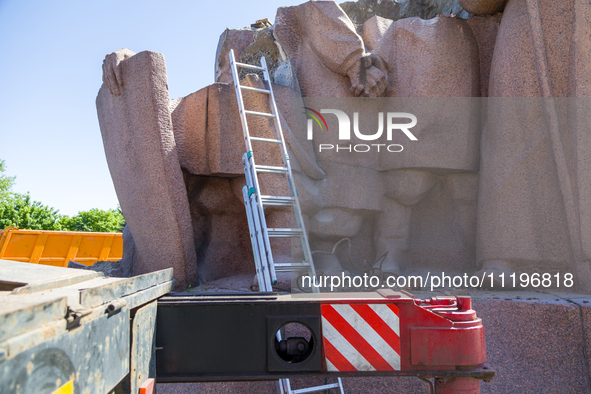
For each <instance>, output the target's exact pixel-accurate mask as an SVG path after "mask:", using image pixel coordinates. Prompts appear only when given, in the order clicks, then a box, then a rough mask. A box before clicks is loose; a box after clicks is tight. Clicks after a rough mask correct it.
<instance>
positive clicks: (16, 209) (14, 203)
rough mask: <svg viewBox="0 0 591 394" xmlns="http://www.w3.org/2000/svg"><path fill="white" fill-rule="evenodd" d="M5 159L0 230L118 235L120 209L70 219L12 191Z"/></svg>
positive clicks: (0, 186)
mask: <svg viewBox="0 0 591 394" xmlns="http://www.w3.org/2000/svg"><path fill="white" fill-rule="evenodd" d="M4 171H5V167H4V160H0V230H3V229H5V228H6V227H8V226H14V227H18V228H20V229H22V230H55V231H96V232H105V233H109V232H121V231H123V227H125V219H124V218H123V215H122V213H121V208H119V207H117V209H108V210H106V211H104V210H102V209H98V208H93V209H91V210H89V211H82V212H78V215H76V216H74V217H69V216H66V215H61V214H60V213H59V211H58V210H57V209H55V208H51V207H49V206H46V205H43V204H42V203H40V202H39V201H33V200H32V199H31V197H30V196H29V194H18V193H13V192H12V186H13V185H14V180H15V177H14V176H13V177H10V176H7V175H4Z"/></svg>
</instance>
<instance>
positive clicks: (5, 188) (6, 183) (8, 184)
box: [0, 159, 16, 199]
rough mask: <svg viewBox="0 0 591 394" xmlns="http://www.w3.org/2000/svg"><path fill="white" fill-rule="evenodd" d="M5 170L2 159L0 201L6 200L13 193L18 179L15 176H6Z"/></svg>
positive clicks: (0, 162) (0, 164)
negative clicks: (13, 187)
mask: <svg viewBox="0 0 591 394" xmlns="http://www.w3.org/2000/svg"><path fill="white" fill-rule="evenodd" d="M5 170H6V168H5V164H4V160H1V159H0V199H3V198H5V197H6V196H7V195H8V194H10V193H11V191H12V186H13V185H14V180H15V178H16V177H14V176H8V175H4V171H5Z"/></svg>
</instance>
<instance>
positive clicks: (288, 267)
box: [273, 261, 310, 272]
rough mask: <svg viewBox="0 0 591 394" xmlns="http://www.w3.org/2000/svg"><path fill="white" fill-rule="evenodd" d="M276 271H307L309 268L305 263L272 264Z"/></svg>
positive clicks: (308, 264)
mask: <svg viewBox="0 0 591 394" xmlns="http://www.w3.org/2000/svg"><path fill="white" fill-rule="evenodd" d="M273 266H274V267H275V270H276V271H279V272H284V271H298V270H307V269H308V268H310V263H308V262H306V261H302V262H301V263H273Z"/></svg>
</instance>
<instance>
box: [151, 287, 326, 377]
mask: <svg viewBox="0 0 591 394" xmlns="http://www.w3.org/2000/svg"><path fill="white" fill-rule="evenodd" d="M268 318H272V319H271V320H268ZM156 321H157V323H156V324H157V326H156V348H157V351H156V373H157V376H158V380H159V381H179V380H183V381H191V380H192V381H199V380H203V378H200V377H208V379H207V380H225V379H224V378H223V377H222V376H226V377H227V376H234V378H235V379H239V377H242V378H248V376H252V377H255V376H258V377H259V378H260V377H261V376H265V377H268V379H273V375H274V374H281V372H280V371H281V370H283V371H291V372H290V373H291V374H293V373H294V372H295V373H296V374H297V373H298V372H301V371H307V372H316V373H319V372H321V365H322V364H321V349H320V344H321V341H320V338H321V334H320V304H319V303H310V302H294V301H290V302H281V301H278V300H277V299H276V297H275V296H274V295H268V294H264V295H263V294H248V295H238V296H228V295H226V296H191V297H164V298H161V299H160V300H159V301H158V313H157V320H156ZM269 321H270V322H271V323H270V324H271V325H273V327H274V325H277V326H280V325H281V324H282V323H281V322H282V321H293V322H302V323H303V324H305V325H306V326H309V327H310V329H311V330H312V331H313V333H314V336H315V337H316V338H317V339H316V341H315V347H316V349H314V352H313V354H312V355H311V356H310V357H309V358H308V359H306V362H304V363H301V364H300V365H296V367H293V365H290V366H285V365H283V366H282V365H281V363H277V362H275V363H274V362H273V361H271V365H272V367H271V369H274V370H275V371H277V372H275V373H273V372H269V368H268V363H267V359H268V355H269V353H268V350H271V349H268V347H269V346H271V344H272V343H273V335H274V328H272V327H270V326H269V327H268V322H269ZM284 374H285V373H283V374H281V375H284ZM216 376H217V377H218V378H216ZM189 377H191V378H189Z"/></svg>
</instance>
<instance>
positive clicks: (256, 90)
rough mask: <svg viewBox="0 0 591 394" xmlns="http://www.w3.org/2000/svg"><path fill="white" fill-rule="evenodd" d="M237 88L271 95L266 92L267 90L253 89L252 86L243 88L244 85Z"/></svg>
mask: <svg viewBox="0 0 591 394" xmlns="http://www.w3.org/2000/svg"><path fill="white" fill-rule="evenodd" d="M239 86H240V89H244V90H250V91H253V92H259V93H265V94H271V91H270V90H267V89H259V88H253V87H252V86H244V85H239Z"/></svg>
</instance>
